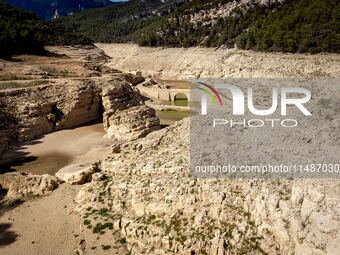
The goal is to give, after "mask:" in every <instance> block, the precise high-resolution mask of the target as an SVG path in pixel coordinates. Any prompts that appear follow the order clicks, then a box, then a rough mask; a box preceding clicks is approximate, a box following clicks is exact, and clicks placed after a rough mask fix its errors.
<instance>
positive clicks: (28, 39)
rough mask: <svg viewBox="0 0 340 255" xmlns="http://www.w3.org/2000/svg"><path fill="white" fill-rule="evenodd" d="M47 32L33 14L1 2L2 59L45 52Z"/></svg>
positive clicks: (0, 35)
mask: <svg viewBox="0 0 340 255" xmlns="http://www.w3.org/2000/svg"><path fill="white" fill-rule="evenodd" d="M47 30H48V27H47V25H46V24H45V23H43V22H41V21H40V20H39V19H38V18H37V17H36V16H34V15H33V14H31V13H29V12H26V11H21V10H18V9H16V8H14V7H12V6H10V5H8V4H5V3H4V2H2V1H0V57H8V56H11V55H13V54H20V53H41V52H43V50H44V48H43V46H44V40H45V38H44V36H45V35H46V33H47Z"/></svg>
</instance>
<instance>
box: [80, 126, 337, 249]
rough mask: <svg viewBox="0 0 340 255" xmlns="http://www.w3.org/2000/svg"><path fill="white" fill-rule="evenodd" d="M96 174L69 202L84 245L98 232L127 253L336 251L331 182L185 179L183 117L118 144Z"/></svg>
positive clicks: (186, 158) (186, 131)
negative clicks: (77, 218) (97, 177)
mask: <svg viewBox="0 0 340 255" xmlns="http://www.w3.org/2000/svg"><path fill="white" fill-rule="evenodd" d="M101 170H102V171H103V173H104V174H105V175H106V176H107V177H106V179H105V180H103V181H96V182H91V184H90V185H89V186H86V187H84V188H83V189H82V190H81V191H80V192H79V194H78V196H77V198H76V201H77V203H78V205H79V206H78V208H77V211H79V212H81V214H82V215H83V217H84V219H85V220H86V221H85V223H86V224H84V225H83V232H84V236H85V239H86V240H87V242H88V245H89V247H90V246H91V245H92V243H91V241H90V240H95V237H96V235H101V234H100V231H101V230H103V231H104V232H106V233H104V234H102V235H101V236H105V237H103V238H112V232H113V233H114V235H115V238H123V239H124V240H126V243H127V246H128V248H129V250H131V251H132V254H143V253H144V254H167V253H169V254H171V253H175V254H241V253H246V254H247V253H249V254H250V253H251V254H264V253H267V254H312V253H318V254H337V248H336V247H337V245H336V243H337V242H338V237H339V234H340V232H339V231H340V223H339V222H340V221H339V217H340V214H339V210H338V209H337V202H336V201H337V200H338V198H337V197H338V192H339V188H340V186H339V182H338V181H337V180H329V179H325V180H318V179H315V180H313V179H309V180H308V179H307V180H303V179H300V180H283V179H281V180H275V179H269V180H252V179H248V180H247V179H192V178H190V173H189V121H188V120H184V121H182V122H180V123H178V124H176V125H175V126H172V127H168V128H166V129H162V130H160V131H156V132H153V133H151V134H149V135H148V136H147V137H146V138H142V139H139V140H137V141H133V142H130V143H126V144H124V145H122V146H120V148H119V150H118V149H115V150H114V153H113V154H112V155H111V157H110V158H107V159H106V160H104V161H103V162H102V164H101ZM105 223H107V224H105ZM109 223H110V224H109ZM98 228H100V231H99V232H98ZM117 233H118V234H119V236H118V237H117ZM101 238H102V237H101ZM112 242H114V240H112ZM89 247H87V248H85V250H86V252H88V254H92V253H91V250H90V249H89Z"/></svg>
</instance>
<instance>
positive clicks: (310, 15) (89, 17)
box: [60, 0, 340, 53]
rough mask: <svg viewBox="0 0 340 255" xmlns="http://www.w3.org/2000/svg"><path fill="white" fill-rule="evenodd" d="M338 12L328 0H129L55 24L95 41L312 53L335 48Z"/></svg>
mask: <svg viewBox="0 0 340 255" xmlns="http://www.w3.org/2000/svg"><path fill="white" fill-rule="evenodd" d="M339 13H340V7H339V5H338V4H337V3H336V1H333V0H274V1H270V0H209V1H198V0H192V1H186V0H177V1H176V0H173V1H171V0H170V1H148V0H145V1H137V0H134V1H129V2H126V3H120V4H117V5H115V6H109V7H103V8H98V9H91V10H86V11H83V12H81V13H77V14H75V15H72V16H68V17H62V18H61V19H60V23H61V24H62V26H63V27H64V28H65V30H66V31H72V32H74V33H76V34H78V35H83V36H87V37H89V38H90V39H91V40H93V41H94V42H103V43H122V42H123V43H138V44H139V45H140V46H152V47H153V46H162V47H193V46H203V47H221V46H222V47H227V48H233V47H235V46H236V47H238V48H241V49H252V50H260V51H281V52H310V53H317V52H339V50H340V46H339V45H340V44H339V33H340V31H339V27H340V24H339V20H340V18H339Z"/></svg>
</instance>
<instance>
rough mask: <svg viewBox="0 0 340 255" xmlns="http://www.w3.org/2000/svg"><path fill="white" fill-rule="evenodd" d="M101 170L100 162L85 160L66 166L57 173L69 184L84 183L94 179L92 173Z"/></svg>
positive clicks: (57, 175)
mask: <svg viewBox="0 0 340 255" xmlns="http://www.w3.org/2000/svg"><path fill="white" fill-rule="evenodd" d="M99 171H100V169H99V167H98V163H93V162H84V163H77V164H73V165H69V166H66V167H64V168H62V169H60V170H59V171H58V172H57V173H56V174H55V175H56V177H57V178H59V179H61V180H63V181H65V182H67V183H69V184H84V183H86V182H90V181H92V175H93V174H95V173H97V172H99Z"/></svg>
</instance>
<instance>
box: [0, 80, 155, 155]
mask: <svg viewBox="0 0 340 255" xmlns="http://www.w3.org/2000/svg"><path fill="white" fill-rule="evenodd" d="M132 76H133V75H132ZM143 104H144V101H143V99H142V96H141V95H140V93H139V91H138V90H137V89H136V88H135V87H134V86H133V85H132V84H131V83H129V82H128V81H127V80H126V77H125V76H124V75H123V74H122V75H119V76H117V77H113V78H111V79H110V78H106V79H102V80H100V81H92V80H60V81H59V82H58V84H51V85H42V86H38V87H31V88H21V89H15V90H4V91H0V106H1V114H0V120H1V122H2V123H1V126H0V155H1V152H3V151H4V150H5V149H6V148H7V147H8V143H9V142H12V143H15V142H19V143H21V142H24V141H30V140H33V139H36V138H38V137H40V136H42V135H44V134H47V133H50V132H53V131H57V130H62V129H68V128H74V127H77V126H81V125H83V124H86V123H88V122H91V121H94V120H98V119H101V118H102V116H103V120H104V126H105V128H106V129H108V128H109V127H110V126H114V125H116V126H117V125H118V126H120V125H123V126H124V127H125V130H124V131H123V130H121V131H120V134H121V137H123V136H124V133H126V134H127V137H128V136H130V137H131V139H135V138H138V137H142V136H145V135H146V134H148V133H149V132H151V131H152V130H154V129H155V128H156V126H158V124H159V121H158V118H156V117H155V112H154V111H153V110H152V109H150V108H148V107H145V106H143ZM131 107H135V108H134V109H133V110H129V108H131ZM125 110H127V111H126V112H124V111H125ZM116 114H119V116H124V118H122V119H121V121H118V122H117V119H118V118H120V117H115V115H116ZM143 114H145V116H142V117H141V116H139V115H143ZM117 116H118V115H117ZM110 118H111V121H110ZM109 137H112V134H111V135H109ZM128 140H129V139H128Z"/></svg>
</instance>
